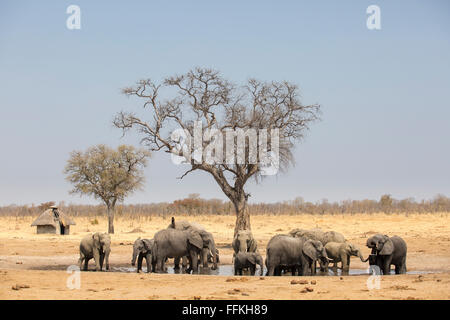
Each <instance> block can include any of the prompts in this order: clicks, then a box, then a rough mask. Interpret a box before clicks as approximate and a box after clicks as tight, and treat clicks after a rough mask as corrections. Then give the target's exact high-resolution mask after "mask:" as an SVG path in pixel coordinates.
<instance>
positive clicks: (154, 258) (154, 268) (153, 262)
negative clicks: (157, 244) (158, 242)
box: [152, 255, 156, 272]
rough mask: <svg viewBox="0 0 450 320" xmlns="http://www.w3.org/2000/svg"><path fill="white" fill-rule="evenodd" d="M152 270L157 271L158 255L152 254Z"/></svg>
mask: <svg viewBox="0 0 450 320" xmlns="http://www.w3.org/2000/svg"><path fill="white" fill-rule="evenodd" d="M152 272H156V257H154V256H153V255H152Z"/></svg>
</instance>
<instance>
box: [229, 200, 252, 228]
mask: <svg viewBox="0 0 450 320" xmlns="http://www.w3.org/2000/svg"><path fill="white" fill-rule="evenodd" d="M233 204H234V210H235V212H236V225H235V227H234V235H236V234H237V233H238V231H239V230H251V226H250V213H249V212H248V208H247V199H246V197H245V195H243V196H242V197H240V199H236V200H235V201H233Z"/></svg>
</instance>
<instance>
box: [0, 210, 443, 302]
mask: <svg viewBox="0 0 450 320" xmlns="http://www.w3.org/2000/svg"><path fill="white" fill-rule="evenodd" d="M177 219H179V220H182V219H185V220H190V221H196V222H198V223H200V224H202V225H204V226H205V227H206V228H207V229H208V230H209V231H211V232H212V233H213V235H214V237H215V239H216V243H217V245H218V248H219V250H220V258H221V265H222V268H220V267H219V271H217V272H218V273H219V274H221V275H186V274H146V273H140V274H136V273H134V272H132V271H133V269H131V265H130V260H131V252H132V243H133V242H134V240H135V239H136V238H137V237H139V236H141V237H147V238H151V237H152V236H153V234H154V233H155V232H156V231H158V230H160V229H162V228H165V227H167V225H168V224H169V223H170V217H165V218H163V217H152V218H151V219H144V218H141V219H129V218H124V217H117V218H116V221H115V229H116V233H115V234H114V235H112V253H111V257H110V264H111V269H112V272H94V271H88V272H81V273H80V288H79V289H70V288H69V287H68V285H67V284H68V281H69V286H70V285H71V283H72V285H73V284H74V282H70V281H71V280H73V274H69V273H68V272H67V268H68V267H69V266H71V265H76V264H77V260H78V245H79V241H80V239H81V238H82V237H83V236H84V235H86V234H88V233H91V232H96V231H105V230H106V219H104V218H103V217H97V220H98V222H99V223H98V224H95V222H96V221H95V218H75V220H76V223H77V225H76V226H73V227H72V228H71V234H70V235H68V236H56V235H41V234H40V235H38V234H36V230H35V228H32V227H31V226H30V224H31V222H32V221H33V218H31V217H27V218H15V217H2V218H0V299H449V298H450V224H449V223H450V216H449V215H448V214H423V215H409V216H405V215H385V214H376V215H361V214H356V215H345V216H327V215H322V216H311V215H301V216H288V215H286V216H272V215H270V216H267V215H255V216H253V217H252V229H253V233H254V235H255V237H256V239H257V240H258V246H259V249H260V251H261V253H262V255H263V256H264V255H265V246H266V244H267V242H268V241H269V239H270V238H271V237H272V236H273V235H275V234H279V233H287V232H288V231H289V230H291V229H293V228H296V227H299V228H314V227H320V228H322V229H323V230H336V231H339V232H341V233H343V234H344V235H345V236H346V238H347V240H348V241H350V242H352V243H355V244H356V245H358V246H360V248H361V249H362V251H363V255H364V256H366V255H368V254H369V249H368V248H367V247H365V241H366V239H367V237H369V236H370V235H372V234H374V233H378V232H381V233H385V234H388V235H399V236H401V237H403V238H404V239H405V240H406V242H407V244H408V257H407V267H408V272H409V273H412V274H407V275H400V276H395V275H394V276H382V277H381V279H380V282H379V289H376V288H374V287H376V284H377V283H376V280H375V282H374V280H373V278H369V275H368V274H367V267H368V265H367V264H364V263H362V262H361V261H359V259H358V258H352V261H351V269H352V270H353V271H354V272H355V273H360V274H361V273H362V274H361V275H348V276H340V275H338V276H320V275H318V276H314V277H292V276H283V277H260V276H259V275H257V276H254V277H252V276H242V277H237V276H231V275H230V274H231V273H232V269H231V267H230V266H229V265H230V264H231V257H232V249H231V246H230V244H231V240H232V236H233V229H234V217H233V216H196V217H177ZM93 267H94V266H93V262H92V261H91V264H90V269H93ZM125 271H127V272H125ZM129 271H131V272H129ZM217 272H216V273H217ZM205 273H208V271H207V270H205ZM292 280H294V282H298V281H299V280H303V281H300V282H302V283H294V284H292V283H291V282H292ZM368 281H369V283H371V284H372V285H369V286H368V285H367V283H368ZM303 282H306V283H303ZM369 288H370V289H369Z"/></svg>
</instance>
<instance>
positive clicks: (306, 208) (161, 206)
mask: <svg viewBox="0 0 450 320" xmlns="http://www.w3.org/2000/svg"><path fill="white" fill-rule="evenodd" d="M52 203H53V202H52ZM53 204H54V203H53ZM44 207H46V206H43V205H42V204H41V205H39V206H34V205H32V206H15V205H11V206H5V207H0V216H37V215H39V214H41V213H42V212H43V211H44V210H43V209H44ZM59 208H60V210H62V211H63V212H65V213H67V214H69V215H70V216H73V217H84V216H86V217H95V219H94V220H92V221H91V223H92V224H97V223H98V220H97V218H96V217H98V216H100V215H103V213H104V210H105V208H104V206H102V205H74V204H69V205H65V204H64V203H60V204H59ZM248 210H249V211H250V214H251V215H280V214H287V215H300V214H313V215H322V214H334V215H337V214H356V213H364V214H373V213H378V212H385V213H389V214H398V213H400V214H410V213H419V214H420V213H436V212H450V198H448V197H446V196H444V195H441V194H439V195H437V196H435V197H434V198H433V199H431V200H421V201H419V202H418V201H415V200H414V199H413V198H406V199H401V200H396V199H394V198H392V197H391V195H383V196H382V197H381V198H380V200H379V201H377V200H369V199H364V200H344V201H340V202H329V201H328V200H327V199H323V200H321V201H318V202H315V203H313V202H307V201H304V200H303V199H302V198H301V197H298V198H296V199H294V200H290V201H282V202H276V203H252V204H248ZM116 212H117V214H118V215H119V216H120V217H121V218H126V219H139V218H140V217H151V216H163V217H170V216H173V215H180V214H183V215H192V216H195V215H212V214H215V215H234V214H235V213H234V208H233V204H232V203H231V202H229V201H223V200H220V199H202V198H199V197H198V195H190V197H188V198H186V199H180V200H175V201H173V202H171V203H168V202H160V203H150V204H128V205H118V206H117V207H116Z"/></svg>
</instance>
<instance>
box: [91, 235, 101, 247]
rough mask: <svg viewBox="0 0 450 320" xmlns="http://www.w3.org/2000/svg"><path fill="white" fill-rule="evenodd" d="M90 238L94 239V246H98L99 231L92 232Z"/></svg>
mask: <svg viewBox="0 0 450 320" xmlns="http://www.w3.org/2000/svg"><path fill="white" fill-rule="evenodd" d="M92 239H93V240H94V247H95V248H100V246H101V244H100V233H98V232H97V233H94V234H93V235H92Z"/></svg>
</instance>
